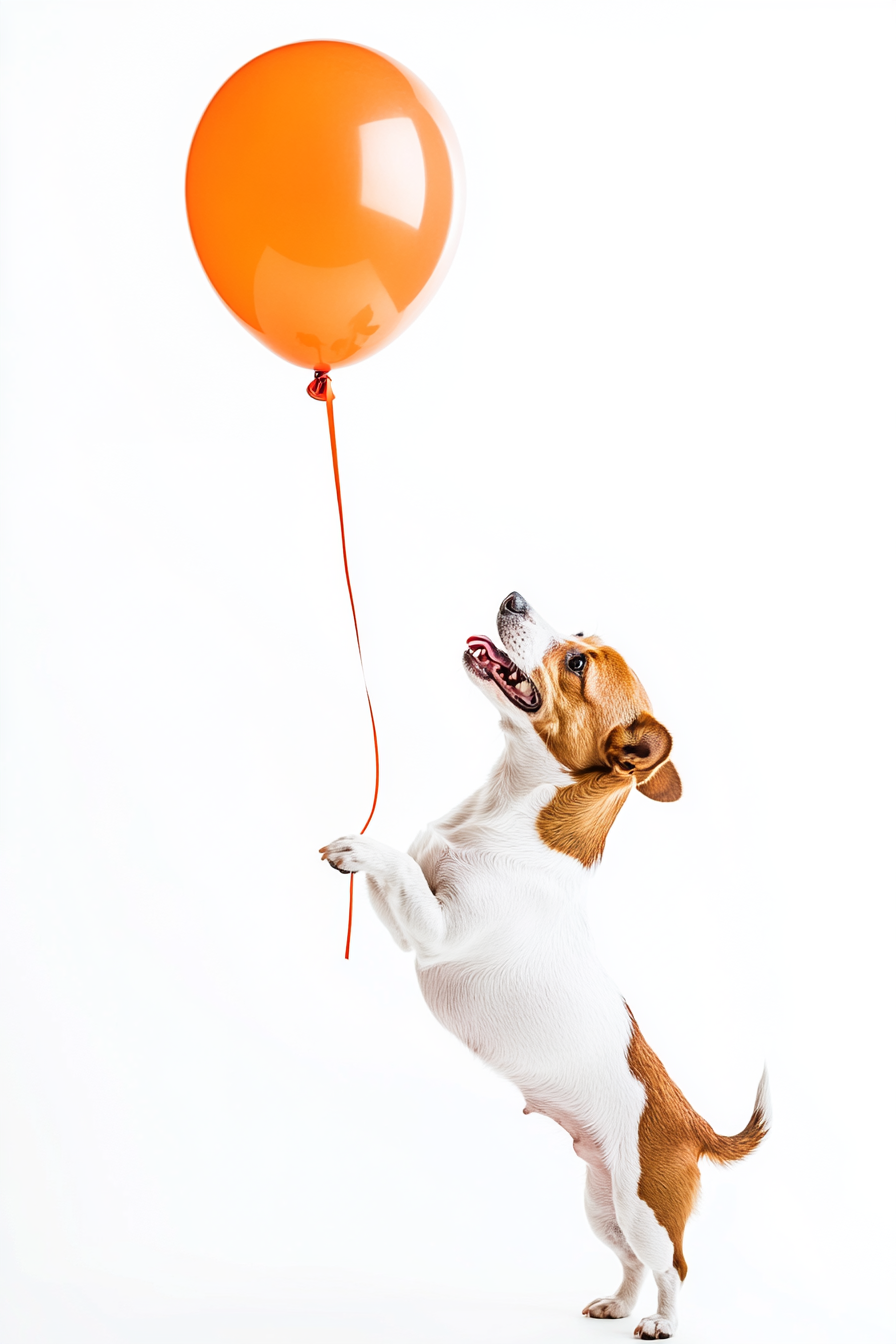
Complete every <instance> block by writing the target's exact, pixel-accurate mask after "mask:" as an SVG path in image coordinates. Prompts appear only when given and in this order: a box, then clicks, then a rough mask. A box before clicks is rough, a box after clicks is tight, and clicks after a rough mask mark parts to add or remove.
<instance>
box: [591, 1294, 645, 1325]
mask: <svg viewBox="0 0 896 1344" xmlns="http://www.w3.org/2000/svg"><path fill="white" fill-rule="evenodd" d="M633 1306H634V1303H633V1302H626V1300H625V1298H624V1297H596V1298H595V1299H594V1301H593V1302H589V1303H588V1305H587V1307H583V1308H582V1315H583V1316H593V1317H594V1319H595V1320H596V1321H620V1320H622V1317H623V1316H630V1315H631V1314H632V1307H633Z"/></svg>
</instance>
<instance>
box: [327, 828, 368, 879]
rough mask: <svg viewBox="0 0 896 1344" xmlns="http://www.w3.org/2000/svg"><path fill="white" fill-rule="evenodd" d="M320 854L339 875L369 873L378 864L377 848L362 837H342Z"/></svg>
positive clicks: (331, 842) (332, 842)
mask: <svg viewBox="0 0 896 1344" xmlns="http://www.w3.org/2000/svg"><path fill="white" fill-rule="evenodd" d="M319 852H320V856H321V859H322V860H323V859H326V861H327V863H328V864H329V865H330V867H331V868H335V869H336V871H337V873H345V874H348V873H368V872H370V870H371V868H372V867H373V866H374V864H375V862H376V847H375V846H374V844H373V843H372V842H371V841H370V840H365V839H363V837H362V836H360V835H341V836H340V837H339V839H338V840H331V841H330V843H329V844H328V845H324V846H323V848H322V849H321V850H320V851H319Z"/></svg>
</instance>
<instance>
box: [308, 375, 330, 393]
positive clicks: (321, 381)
mask: <svg viewBox="0 0 896 1344" xmlns="http://www.w3.org/2000/svg"><path fill="white" fill-rule="evenodd" d="M329 381H330V375H329V374H328V373H327V372H326V371H325V370H324V369H315V370H314V377H313V378H312V379H311V382H310V383H309V384H308V395H309V397H313V398H314V400H315V401H326V399H327V383H328V382H329Z"/></svg>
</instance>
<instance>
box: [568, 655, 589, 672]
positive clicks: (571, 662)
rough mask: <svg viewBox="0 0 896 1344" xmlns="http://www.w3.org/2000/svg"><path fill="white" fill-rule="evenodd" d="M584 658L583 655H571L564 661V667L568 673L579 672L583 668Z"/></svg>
mask: <svg viewBox="0 0 896 1344" xmlns="http://www.w3.org/2000/svg"><path fill="white" fill-rule="evenodd" d="M585 662H586V658H585V655H584V654H583V653H571V654H570V655H569V657H568V658H567V660H566V666H567V667H568V668H569V670H570V672H581V671H582V669H583V668H584V666H585Z"/></svg>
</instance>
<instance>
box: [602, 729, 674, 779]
mask: <svg viewBox="0 0 896 1344" xmlns="http://www.w3.org/2000/svg"><path fill="white" fill-rule="evenodd" d="M671 750H672V734H671V733H670V732H669V730H668V728H664V727H663V725H662V724H661V723H658V722H657V720H656V719H655V718H654V717H653V715H652V714H639V715H638V717H637V718H636V719H635V721H634V723H630V724H627V725H626V724H621V723H620V724H619V725H618V726H617V727H616V728H614V729H613V731H612V732H611V733H610V736H609V737H608V738H607V744H606V747H605V748H604V751H605V754H606V758H607V764H608V765H609V767H610V769H611V770H612V771H613V772H614V774H617V775H634V777H635V780H636V781H637V783H639V784H641V783H643V782H644V781H645V780H647V779H648V778H649V777H650V776H651V775H652V774H653V772H654V770H656V769H657V767H658V766H660V765H662V764H663V762H664V761H666V760H668V758H669V752H670V751H671Z"/></svg>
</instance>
